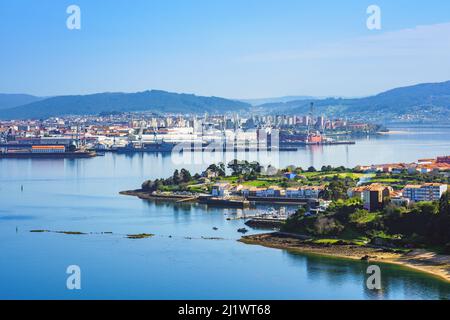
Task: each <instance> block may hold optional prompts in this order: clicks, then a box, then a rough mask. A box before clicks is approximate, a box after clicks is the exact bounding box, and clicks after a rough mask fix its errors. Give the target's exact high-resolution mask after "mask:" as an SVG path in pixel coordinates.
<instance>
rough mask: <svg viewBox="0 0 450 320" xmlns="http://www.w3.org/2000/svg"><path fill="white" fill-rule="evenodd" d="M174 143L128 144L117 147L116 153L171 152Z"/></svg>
mask: <svg viewBox="0 0 450 320" xmlns="http://www.w3.org/2000/svg"><path fill="white" fill-rule="evenodd" d="M175 146H176V144H175V143H167V142H149V143H133V142H130V143H128V144H127V145H126V146H124V147H118V148H117V149H116V151H117V153H139V152H144V153H145V152H163V153H165V152H172V150H173V148H175Z"/></svg>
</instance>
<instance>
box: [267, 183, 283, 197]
mask: <svg viewBox="0 0 450 320" xmlns="http://www.w3.org/2000/svg"><path fill="white" fill-rule="evenodd" d="M266 195H267V197H273V198H280V197H283V196H285V195H286V191H285V190H284V189H282V188H280V187H278V186H271V187H269V188H267V191H266Z"/></svg>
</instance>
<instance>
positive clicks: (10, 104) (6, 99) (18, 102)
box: [0, 93, 45, 110]
mask: <svg viewBox="0 0 450 320" xmlns="http://www.w3.org/2000/svg"><path fill="white" fill-rule="evenodd" d="M42 99H45V98H41V97H35V96H31V95H29V94H2V93H0V110H2V109H9V108H14V107H18V106H22V105H24V104H28V103H32V102H36V101H39V100H42Z"/></svg>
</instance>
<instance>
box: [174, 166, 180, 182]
mask: <svg viewBox="0 0 450 320" xmlns="http://www.w3.org/2000/svg"><path fill="white" fill-rule="evenodd" d="M172 179H173V184H180V182H181V177H180V172H179V171H178V169H176V170H175V171H174V173H173V176H172Z"/></svg>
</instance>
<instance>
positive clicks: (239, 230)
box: [238, 228, 248, 234]
mask: <svg viewBox="0 0 450 320" xmlns="http://www.w3.org/2000/svg"><path fill="white" fill-rule="evenodd" d="M238 232H239V233H244V234H245V233H247V232H248V230H247V229H246V228H241V229H238Z"/></svg>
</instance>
